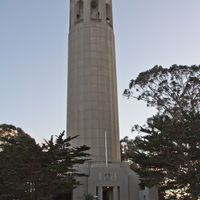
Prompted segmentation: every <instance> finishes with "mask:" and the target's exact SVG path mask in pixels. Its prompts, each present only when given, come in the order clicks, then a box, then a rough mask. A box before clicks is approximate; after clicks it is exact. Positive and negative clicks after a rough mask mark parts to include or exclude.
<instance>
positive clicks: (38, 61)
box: [0, 0, 200, 141]
mask: <svg viewBox="0 0 200 200" xmlns="http://www.w3.org/2000/svg"><path fill="white" fill-rule="evenodd" d="M199 8H200V1H199V0H113V12H114V30H115V39H116V57H117V78H118V100H119V122H120V135H121V137H124V136H126V135H128V136H129V137H132V138H133V137H134V136H135V134H133V133H131V126H132V125H133V124H136V123H139V124H144V123H145V120H146V118H147V117H150V116H151V115H152V114H153V112H154V111H153V109H150V108H146V106H145V104H143V103H139V102H137V101H134V100H127V99H125V98H124V97H123V96H122V93H123V90H124V89H125V88H127V86H128V83H129V80H130V79H131V78H135V77H136V76H137V75H138V74H139V73H140V72H142V71H144V70H147V69H149V68H151V67H153V66H154V65H156V64H158V65H163V66H165V67H169V66H171V65H172V64H187V65H192V64H200V12H199ZM68 15H69V0H0V123H8V124H13V125H16V126H18V127H21V128H23V129H24V130H25V131H26V132H28V133H30V135H31V136H33V137H34V138H36V140H37V141H41V140H42V139H43V138H49V137H50V136H51V135H52V134H54V135H55V134H59V133H60V132H61V131H62V130H65V126H66V99H67V96H66V90H67V89H66V88H67V40H68V39H67V35H68V21H69V16H68ZM77 98H78V94H77Z"/></svg>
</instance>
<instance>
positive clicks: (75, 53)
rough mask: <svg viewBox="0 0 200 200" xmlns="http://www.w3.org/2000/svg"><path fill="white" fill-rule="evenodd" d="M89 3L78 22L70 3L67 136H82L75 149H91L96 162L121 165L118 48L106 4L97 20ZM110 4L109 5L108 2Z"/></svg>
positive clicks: (73, 3)
mask: <svg viewBox="0 0 200 200" xmlns="http://www.w3.org/2000/svg"><path fill="white" fill-rule="evenodd" d="M90 2H91V1H89V0H84V1H83V11H84V13H83V17H81V19H80V20H77V19H76V9H75V7H76V3H77V1H75V0H71V19H70V21H71V26H70V33H69V48H68V49H69V50H68V51H69V55H68V59H69V60H68V96H67V97H68V99H67V134H68V135H69V136H74V135H80V136H79V137H78V138H77V139H76V140H73V141H72V145H73V146H77V145H78V146H79V145H83V144H86V145H88V146H90V147H91V150H90V153H91V158H92V159H93V160H94V161H105V131H106V132H107V141H108V142H107V143H108V161H110V162H119V161H120V159H121V158H120V145H119V125H118V103H117V81H116V63H115V45H114V34H113V28H112V24H110V23H109V22H107V19H106V2H105V0H99V1H98V2H99V4H98V12H99V17H98V19H91V16H90V9H91V6H90ZM108 3H109V2H108Z"/></svg>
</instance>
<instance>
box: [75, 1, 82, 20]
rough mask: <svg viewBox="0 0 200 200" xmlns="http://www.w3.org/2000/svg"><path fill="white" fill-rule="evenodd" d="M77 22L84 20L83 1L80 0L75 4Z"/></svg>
mask: <svg viewBox="0 0 200 200" xmlns="http://www.w3.org/2000/svg"><path fill="white" fill-rule="evenodd" d="M75 14H76V16H75V17H76V22H78V21H81V20H83V1H82V0H79V1H78V2H77V3H76V6H75Z"/></svg>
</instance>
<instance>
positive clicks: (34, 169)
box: [0, 124, 89, 200]
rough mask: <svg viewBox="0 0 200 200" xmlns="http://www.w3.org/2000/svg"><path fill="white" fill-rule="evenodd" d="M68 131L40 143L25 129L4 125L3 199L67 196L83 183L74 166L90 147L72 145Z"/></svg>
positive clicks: (0, 133)
mask: <svg viewBox="0 0 200 200" xmlns="http://www.w3.org/2000/svg"><path fill="white" fill-rule="evenodd" d="M64 136H65V135H64V132H62V133H61V134H60V135H58V136H56V139H55V140H54V137H53V136H52V137H51V138H50V140H45V142H44V144H42V146H40V145H39V144H37V143H36V142H35V140H34V139H33V138H31V137H30V136H29V135H28V134H26V133H24V131H23V130H22V129H19V128H16V127H14V126H12V125H6V124H3V125H0V148H1V151H0V163H1V165H0V200H1V199H2V200H4V199H16V200H17V199H20V200H23V199H30V200H31V199H37V200H40V199H41V200H42V199H45V200H50V199H53V198H54V197H56V196H63V195H64V196H66V194H68V193H69V192H71V191H72V190H73V189H74V188H75V187H76V186H78V185H79V182H77V181H76V177H77V176H82V175H83V174H78V173H77V172H76V170H75V169H74V165H76V164H83V163H84V162H85V161H86V160H87V157H88V156H89V154H88V153H87V150H89V147H87V146H81V147H76V148H72V147H71V145H70V141H71V140H72V139H74V138H63V137H64Z"/></svg>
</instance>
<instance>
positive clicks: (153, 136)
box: [124, 65, 200, 200]
mask: <svg viewBox="0 0 200 200" xmlns="http://www.w3.org/2000/svg"><path fill="white" fill-rule="evenodd" d="M136 94H137V95H136ZM124 95H125V96H127V97H128V98H136V99H138V100H143V101H145V102H146V103H147V106H153V107H156V108H157V113H156V115H155V116H153V117H151V118H149V119H148V120H147V124H146V126H142V127H141V126H138V125H136V126H135V127H134V128H135V130H137V131H139V132H140V133H142V134H140V135H139V136H138V137H136V139H135V140H134V142H133V145H132V146H131V148H133V149H134V151H132V152H131V153H128V155H127V156H128V158H129V159H130V160H132V161H133V162H134V163H135V165H133V168H134V170H135V171H136V172H137V173H138V174H139V175H140V177H141V185H147V186H152V185H155V184H156V185H158V186H159V191H160V196H161V198H162V199H170V198H172V197H174V198H182V199H192V200H197V199H198V196H199V194H200V66H195V65H194V66H191V67H189V66H177V65H173V66H172V67H170V68H168V69H166V68H163V67H161V66H155V67H153V68H152V69H150V70H148V71H146V72H143V73H140V74H139V76H138V77H137V78H136V79H135V80H131V82H130V85H129V89H126V90H125V91H124ZM129 148H130V147H129ZM129 152H130V151H129Z"/></svg>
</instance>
